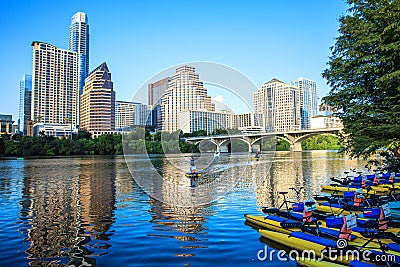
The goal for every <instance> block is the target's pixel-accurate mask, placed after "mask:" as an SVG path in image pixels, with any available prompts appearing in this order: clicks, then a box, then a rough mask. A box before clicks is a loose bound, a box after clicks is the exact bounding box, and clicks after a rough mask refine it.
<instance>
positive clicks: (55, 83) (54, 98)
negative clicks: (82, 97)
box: [31, 41, 79, 126]
mask: <svg viewBox="0 0 400 267" xmlns="http://www.w3.org/2000/svg"><path fill="white" fill-rule="evenodd" d="M32 47H33V60H32V62H33V65H32V101H31V119H32V120H33V121H36V122H43V123H50V124H51V123H55V124H58V123H61V124H62V123H68V124H70V123H71V124H72V125H73V126H76V125H77V123H78V112H79V110H78V64H77V60H78V59H77V53H76V52H73V51H70V50H64V49H60V48H57V47H55V46H54V45H51V44H47V43H43V42H37V41H34V42H33V43H32Z"/></svg>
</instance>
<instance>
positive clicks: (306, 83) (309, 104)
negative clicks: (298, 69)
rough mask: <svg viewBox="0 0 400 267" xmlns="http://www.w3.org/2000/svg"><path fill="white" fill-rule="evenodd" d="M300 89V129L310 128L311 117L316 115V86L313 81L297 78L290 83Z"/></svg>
mask: <svg viewBox="0 0 400 267" xmlns="http://www.w3.org/2000/svg"><path fill="white" fill-rule="evenodd" d="M290 85H292V86H297V87H298V88H299V89H300V94H301V98H300V114H301V129H310V127H311V125H310V119H311V117H314V116H317V115H318V87H317V83H316V82H315V81H312V80H310V79H306V78H302V77H300V78H298V79H297V80H294V81H292V82H291V83H290Z"/></svg>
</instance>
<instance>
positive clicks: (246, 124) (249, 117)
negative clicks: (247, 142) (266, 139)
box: [228, 112, 264, 133]
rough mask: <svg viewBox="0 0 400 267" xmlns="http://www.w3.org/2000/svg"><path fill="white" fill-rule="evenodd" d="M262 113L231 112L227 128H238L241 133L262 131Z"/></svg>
mask: <svg viewBox="0 0 400 267" xmlns="http://www.w3.org/2000/svg"><path fill="white" fill-rule="evenodd" d="M262 115H263V114H262V113H255V112H248V113H242V114H232V115H231V116H230V118H231V122H230V124H229V126H228V127H229V128H233V129H238V130H240V131H241V132H243V133H258V132H262V131H264V127H263V116H262Z"/></svg>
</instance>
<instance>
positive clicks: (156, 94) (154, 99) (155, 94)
mask: <svg viewBox="0 0 400 267" xmlns="http://www.w3.org/2000/svg"><path fill="white" fill-rule="evenodd" d="M170 81H171V78H170V77H166V78H164V79H162V80H159V81H157V82H155V83H151V84H149V87H148V88H149V92H148V93H149V105H151V106H152V107H153V111H152V118H153V121H152V125H154V126H156V128H157V130H162V113H161V98H162V97H163V95H164V94H165V92H166V91H167V89H168V83H169V82H170Z"/></svg>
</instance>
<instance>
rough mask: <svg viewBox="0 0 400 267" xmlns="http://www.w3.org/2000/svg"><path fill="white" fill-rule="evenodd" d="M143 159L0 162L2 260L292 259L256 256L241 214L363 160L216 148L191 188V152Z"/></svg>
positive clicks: (156, 262)
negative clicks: (255, 155)
mask: <svg viewBox="0 0 400 267" xmlns="http://www.w3.org/2000/svg"><path fill="white" fill-rule="evenodd" d="M187 156H188V155H186V157H187ZM150 159H151V163H152V165H154V169H153V170H155V171H150V170H148V169H146V165H145V164H144V165H143V164H141V163H140V162H141V161H142V159H141V158H139V157H135V156H131V157H127V159H126V160H125V158H124V157H123V156H116V157H82V158H55V159H29V160H3V161H0V225H1V231H0V242H1V247H0V265H1V266H28V265H31V266H59V265H71V266H83V265H84V266H111V265H113V266H214V265H219V266H282V265H288V266H294V265H295V264H294V263H293V262H288V263H282V262H278V261H273V262H261V261H259V260H258V259H257V252H258V251H259V250H260V249H263V248H264V243H262V241H261V240H260V236H259V234H258V233H257V231H255V230H254V229H252V228H251V227H249V226H247V225H245V224H244V222H245V220H244V217H243V214H245V213H251V214H261V212H260V207H262V206H274V205H277V204H279V203H280V199H277V195H278V192H279V191H288V188H290V187H296V188H299V187H301V186H304V187H305V188H306V190H305V192H303V193H302V194H301V195H300V196H299V197H300V198H301V199H306V198H308V197H312V196H313V194H314V193H316V192H318V191H319V186H320V185H321V184H326V183H329V177H332V176H335V177H337V176H343V175H342V174H343V171H344V170H349V169H352V168H360V169H361V170H363V169H362V168H363V167H364V165H365V162H363V161H357V160H350V159H346V158H344V157H343V156H341V155H339V154H337V153H334V152H327V151H313V152H300V153H298V152H296V153H293V154H290V153H289V152H277V153H276V154H275V156H274V157H272V156H271V157H262V158H261V160H260V161H252V160H251V158H249V156H248V155H233V156H232V155H228V154H227V155H223V154H222V155H221V158H220V159H218V160H216V161H215V162H212V163H211V165H209V166H208V165H207V166H205V167H204V169H205V174H204V175H203V177H204V180H202V181H205V182H200V184H199V185H198V187H196V188H190V186H189V183H188V179H187V178H185V176H184V171H183V169H184V168H188V165H189V164H188V161H187V162H183V163H181V165H179V163H176V162H179V160H181V158H180V157H179V156H177V157H176V158H175V159H174V158H172V159H171V158H168V159H167V158H165V157H161V156H153V157H150ZM126 161H127V162H128V166H129V167H130V169H131V170H132V174H131V172H130V171H129V169H128V167H127V163H126ZM181 161H182V160H181ZM171 162H172V163H171ZM271 164H272V165H271ZM178 165H179V166H178ZM200 165H201V164H200ZM155 173H158V174H160V175H159V177H161V178H159V177H158V178H154V177H155V176H157V175H156V174H155ZM149 179H151V180H150V181H151V183H152V185H153V189H154V188H155V189H157V190H158V191H157V192H158V193H157V192H155V193H154V192H152V196H149V195H148V194H147V193H146V192H149V191H148V190H147V189H148V188H146V184H145V183H147V182H148V181H149ZM215 180H217V181H219V184H218V185H216V186H214V184H213V181H215ZM224 183H225V184H228V185H229V186H227V187H223V186H221V184H224ZM138 184H140V185H141V186H144V188H145V190H146V192H144V190H143V189H142V187H141V186H139V185H138ZM171 184H172V185H177V186H179V190H181V191H179V190H178V191H174V190H175V189H174V188H178V187H174V186H172V187H171ZM203 188H205V189H204V190H202V189H203ZM210 188H212V190H211V191H210ZM196 190H197V191H196ZM226 191H227V192H226ZM202 192H207V194H203V195H202ZM185 194H190V196H189V197H188V196H187V195H185ZM289 195H290V197H295V195H294V194H293V192H290V194H289ZM196 199H201V201H199V202H198V203H195V205H193V206H190V205H187V204H188V201H189V204H190V201H196ZM185 201H186V202H185ZM210 201H211V202H210ZM174 203H175V204H177V205H171V204H174ZM180 204H182V205H180Z"/></svg>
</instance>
